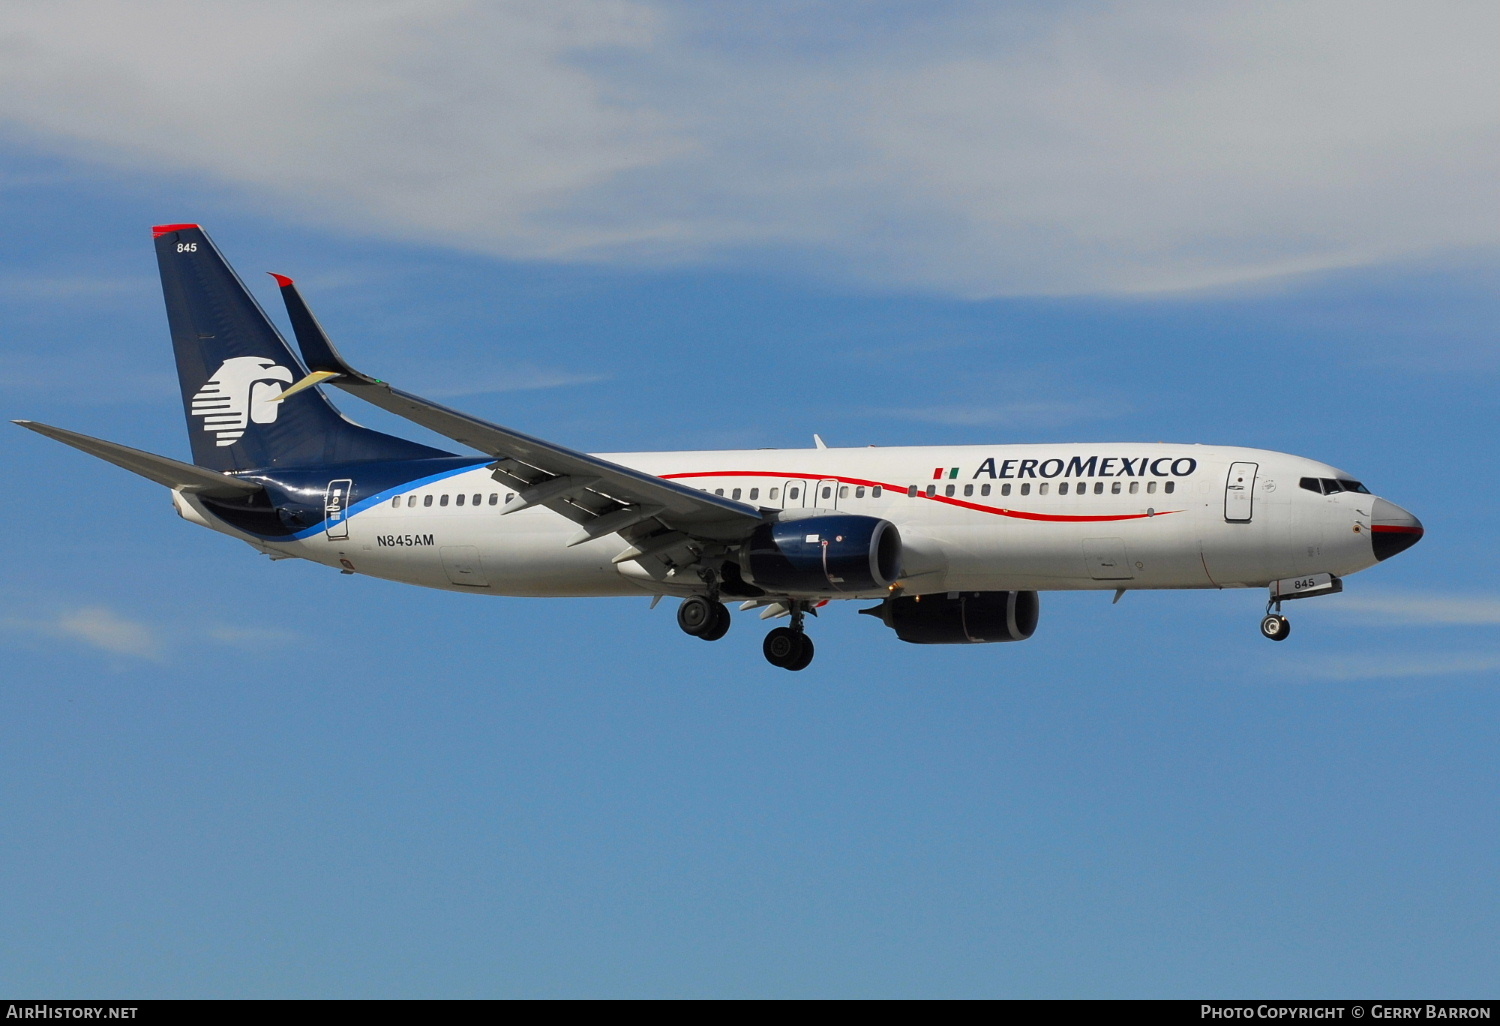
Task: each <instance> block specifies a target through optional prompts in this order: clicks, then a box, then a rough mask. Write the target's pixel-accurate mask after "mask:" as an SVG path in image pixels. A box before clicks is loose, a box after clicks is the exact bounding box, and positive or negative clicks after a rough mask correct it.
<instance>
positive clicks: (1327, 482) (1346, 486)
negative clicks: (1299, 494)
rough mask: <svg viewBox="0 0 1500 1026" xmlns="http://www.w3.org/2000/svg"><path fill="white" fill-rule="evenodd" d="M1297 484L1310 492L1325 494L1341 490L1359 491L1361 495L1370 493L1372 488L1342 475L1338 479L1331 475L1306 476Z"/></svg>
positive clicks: (1336, 492)
mask: <svg viewBox="0 0 1500 1026" xmlns="http://www.w3.org/2000/svg"><path fill="white" fill-rule="evenodd" d="M1297 484H1298V486H1300V487H1302V488H1305V489H1307V490H1308V491H1310V492H1321V493H1322V494H1324V495H1337V494H1338V493H1339V492H1358V493H1359V494H1360V495H1369V494H1370V489H1368V488H1366V487H1365V486H1364V485H1362V484H1360V483H1359V482H1358V481H1351V480H1349V479H1348V478H1347V477H1341V478H1338V479H1337V480H1335V479H1334V478H1331V477H1304V478H1303V479H1302V480H1301V481H1298V482H1297Z"/></svg>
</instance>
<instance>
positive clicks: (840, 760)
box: [0, 0, 1500, 998]
mask: <svg viewBox="0 0 1500 1026" xmlns="http://www.w3.org/2000/svg"><path fill="white" fill-rule="evenodd" d="M1497 31H1500V9H1497V8H1495V7H1494V5H1492V4H1483V3H1442V2H1434V3H1429V4H1422V5H1409V4H1397V3H1381V2H1374V0H1364V2H1360V3H1358V4H1355V3H1341V2H1333V0H1330V2H1327V3H1321V4H1318V5H1305V4H1291V3H1277V2H1268V3H1262V4H1257V5H1253V6H1247V5H1215V4H1199V3H1193V4H1187V3H1160V2H1145V3H1134V4H1130V5H1113V4H1103V3H1084V2H1075V3H1060V4H1056V3H1054V4H1030V3H1011V4H1000V5H992V4H967V3H960V2H943V3H935V4H934V3H923V4H910V3H898V2H894V0H890V2H882V0H874V2H870V3H861V4H850V3H837V2H836V3H829V4H806V3H797V2H790V0H788V2H779V3H761V4H754V5H741V4H733V3H727V2H724V3H718V2H712V3H706V4H704V3H698V4H683V3H675V2H670V0H661V2H655V3H646V2H598V0H561V2H559V0H553V2H549V3H545V4H543V3H530V2H517V3H505V4H483V5H481V4H467V3H440V2H435V0H425V2H421V3H416V2H395V0H392V2H387V3H358V4H355V3H336V2H335V3H312V4H308V3H298V4H296V5H292V4H278V3H259V4H238V3H229V4H220V5H201V4H188V3H178V2H164V0H162V2H148V0H141V2H136V3H131V4H124V3H109V2H103V0H87V2H84V0H77V2H66V0H58V2H51V3H46V4H41V3H38V4H25V3H22V4H13V5H8V6H7V7H6V8H5V9H4V11H3V12H0V54H3V58H0V216H3V219H4V223H5V225H6V229H7V230H6V233H5V237H6V239H7V242H6V244H5V245H4V246H3V247H0V405H3V411H4V413H5V416H6V417H7V418H8V419H14V418H28V419H36V420H41V421H45V422H47V423H52V424H57V425H59V426H62V427H66V428H70V429H73V430H78V431H82V432H85V433H88V434H92V435H97V436H100V437H105V438H109V439H113V440H117V441H120V442H123V443H125V444H128V445H133V446H137V447H139V448H143V449H147V450H150V451H153V452H160V453H164V454H167V455H170V456H174V457H178V458H186V457H187V444H186V437H185V433H184V426H183V415H182V412H181V407H180V403H179V401H178V397H177V392H176V382H175V378H174V375H173V372H172V361H171V353H170V346H169V342H168V338H167V334H166V325H165V317H164V315H163V310H162V306H161V299H160V291H159V286H158V284H157V281H156V273H155V265H154V257H153V254H152V250H151V247H150V244H149V243H150V236H149V234H148V228H149V226H150V225H152V224H157V223H167V222H180V221H190V222H199V223H202V224H203V225H205V227H206V228H207V229H208V230H209V231H210V232H211V233H212V235H213V237H214V239H215V241H216V242H217V243H218V245H219V246H220V248H221V249H222V250H223V251H224V252H225V254H226V255H227V257H228V258H229V259H230V261H231V262H232V263H233V264H234V265H235V266H236V267H237V268H238V269H239V270H240V272H241V274H242V275H243V276H244V277H245V278H246V279H247V281H249V282H250V283H251V287H252V288H253V289H255V290H257V291H258V293H259V295H260V297H261V299H262V302H263V303H264V304H265V305H266V306H267V308H268V309H271V310H273V311H279V304H278V303H276V301H275V299H276V297H275V296H274V294H273V286H272V285H271V283H270V280H269V279H266V278H264V277H263V276H262V275H261V274H260V272H262V271H276V272H278V273H283V274H289V275H292V276H293V277H295V278H296V279H297V281H298V284H299V286H301V288H302V289H303V292H304V295H306V296H307V297H308V299H309V301H310V302H311V303H312V305H313V307H314V308H315V309H316V310H317V312H318V314H319V317H320V319H321V320H322V322H323V324H324V325H325V327H326V328H328V330H329V331H330V333H331V334H332V336H333V337H334V338H335V339H336V340H337V341H338V343H339V345H340V346H341V348H342V349H343V351H344V352H345V353H346V354H348V355H349V356H350V358H351V359H352V360H353V361H354V362H355V363H356V364H357V365H359V366H361V367H365V368H368V369H369V370H370V371H371V372H373V373H377V374H379V375H380V376H381V377H383V378H385V379H387V380H391V381H393V382H396V383H397V384H398V385H401V386H402V387H405V388H408V389H410V390H412V391H417V392H419V393H423V394H427V395H431V396H433V397H434V398H441V399H442V400H443V401H445V402H448V403H450V404H453V405H456V406H459V407H461V408H463V409H465V410H469V411H472V412H473V413H475V414H478V415H480V416H483V417H487V418H489V419H491V420H494V421H496V422H499V423H502V424H506V425H508V426H513V427H516V428H519V429H521V430H524V431H527V432H530V433H533V434H537V435H540V436H542V437H545V438H549V439H552V440H555V441H557V442H559V443H562V444H564V445H569V446H573V447H575V448H580V449H587V450H593V451H628V450H646V449H649V450H656V449H679V448H681V449H699V448H719V447H725V448H729V447H756V446H777V447H785V448H799V447H810V446H811V444H812V434H813V433H814V432H818V433H820V434H821V435H822V436H823V437H824V438H825V439H827V440H828V442H829V443H830V444H832V445H835V446H837V445H861V446H862V445H867V444H880V445H899V444H948V443H954V444H957V443H992V444H1000V443H1007V442H1030V441H1115V440H1119V441H1136V440H1146V441H1154V440H1158V439H1165V440H1172V441H1180V442H1204V443H1223V444H1239V445H1250V446H1260V447H1265V448H1270V449H1275V450H1281V451H1288V452H1294V453H1298V454H1300V455H1306V456H1310V457H1314V458H1317V459H1321V460H1325V461H1327V462H1329V463H1332V464H1334V465H1335V466H1338V467H1341V468H1343V469H1345V470H1347V471H1348V472H1349V473H1351V474H1352V475H1354V476H1355V477H1357V478H1358V479H1360V480H1362V481H1364V482H1366V483H1367V484H1368V485H1369V486H1370V487H1371V488H1372V489H1373V490H1374V491H1375V492H1376V493H1377V494H1380V495H1382V496H1384V497H1386V498H1388V499H1390V500H1391V501H1394V502H1396V503H1398V504H1400V505H1402V506H1404V507H1406V508H1408V509H1410V510H1412V511H1413V512H1415V513H1416V514H1417V515H1418V516H1420V517H1421V519H1422V521H1423V523H1424V525H1425V526H1426V528H1427V535H1426V537H1425V538H1424V540H1423V541H1422V543H1421V544H1420V545H1419V546H1417V547H1416V548H1414V549H1412V550H1410V551H1409V552H1407V553H1404V554H1402V555H1401V556H1399V557H1398V558H1396V559H1392V560H1390V561H1388V562H1386V563H1383V564H1381V565H1379V566H1378V567H1375V568H1372V569H1371V570H1369V571H1367V572H1364V573H1361V574H1359V575H1357V576H1355V577H1351V578H1350V579H1349V580H1348V581H1347V582H1346V590H1345V592H1344V593H1343V594H1342V595H1339V596H1336V597H1325V598H1318V599H1313V600H1309V601H1306V602H1300V603H1296V604H1294V605H1291V606H1288V607H1287V613H1288V614H1289V615H1290V617H1291V619H1292V621H1293V623H1294V625H1295V629H1294V632H1293V635H1292V637H1291V638H1290V639H1289V640H1288V641H1287V642H1286V643H1285V644H1276V645H1273V644H1271V643H1268V642H1266V641H1265V640H1264V639H1262V638H1261V637H1260V635H1259V632H1258V630H1257V629H1256V625H1257V622H1258V620H1259V617H1260V614H1261V612H1262V609H1263V605H1264V596H1263V594H1262V593H1260V592H1258V591H1225V592H1187V593H1148V592H1133V593H1130V594H1128V595H1126V596H1125V598H1124V599H1123V600H1122V601H1121V602H1120V603H1119V604H1117V605H1111V604H1110V601H1109V599H1110V596H1109V594H1108V593H1096V594H1065V593H1061V594H1060V593H1050V594H1045V595H1043V597H1042V619H1041V624H1040V627H1039V629H1038V631H1037V633H1036V635H1035V636H1034V637H1033V638H1032V639H1031V640H1029V641H1028V642H1026V643H1024V644H1010V645H984V646H951V647H929V646H912V645H906V644H903V643H901V642H900V641H898V640H897V639H896V638H895V637H894V635H893V634H891V633H890V632H889V631H887V630H886V629H885V628H883V627H882V626H881V625H880V624H879V623H878V622H876V621H875V620H873V619H871V618H868V617H858V616H855V615H854V607H853V606H852V605H850V606H848V607H838V608H829V609H827V610H825V611H824V615H822V616H820V617H819V618H818V619H817V620H816V621H814V622H813V623H812V625H811V630H812V632H813V636H814V638H815V639H816V641H817V645H818V655H817V659H816V661H815V662H814V663H813V664H812V666H811V667H810V668H809V669H808V670H806V671H804V672H802V673H799V674H789V673H786V672H785V671H782V670H777V669H774V668H772V667H770V666H769V665H768V664H766V663H765V661H764V660H763V658H762V657H761V654H760V651H759V647H760V640H761V635H762V632H763V629H764V626H765V625H763V624H761V623H760V622H759V621H758V620H757V619H755V617H754V616H753V615H744V614H737V615H736V617H735V623H734V626H733V629H732V630H731V631H730V632H729V634H728V636H727V637H726V638H725V639H724V640H722V641H719V642H716V643H714V644H711V645H708V644H704V643H702V642H700V641H697V640H695V639H692V638H688V637H686V636H684V635H683V634H682V633H681V632H680V631H679V630H678V629H677V627H676V624H675V621H674V617H673V615H672V606H671V604H670V603H663V604H662V605H661V606H659V607H658V608H657V609H655V610H650V609H649V608H648V605H649V603H648V600H647V599H645V598H641V599H596V600H585V599H578V600H528V599H508V598H489V597H484V598H481V597H478V596H470V595H456V594H449V593H441V592H427V591H421V590H418V589H414V588H410V587H406V586H401V585H397V584H393V583H389V582H382V581H377V580H371V579H366V578H363V577H360V576H352V577H351V576H343V575H339V574H336V573H334V572H332V571H330V570H328V569H327V568H323V567H318V566H314V565H312V564H306V563H300V562H296V561H282V562H277V563H271V562H269V561H268V560H266V559H265V558H264V557H262V556H260V555H258V554H256V553H255V552H253V551H252V550H250V549H249V548H248V547H247V546H243V545H241V544H239V543H238V542H235V541H233V540H231V539H228V538H225V537H223V536H220V535H215V534H212V533H210V532H207V531H203V530H200V529H198V528H195V527H193V526H191V525H189V524H187V523H186V522H184V521H182V520H180V519H178V518H177V517H176V516H175V515H174V514H173V512H172V510H171V505H170V502H169V499H168V496H167V493H166V492H165V491H164V490H163V489H161V488H160V487H159V486H156V485H153V484H151V483H149V482H146V481H143V480H140V479H137V478H134V477H132V476H131V475H129V474H126V473H125V472H123V471H120V470H118V469H116V468H114V467H111V466H109V465H107V464H104V463H101V462H99V461H97V460H92V459H90V458H88V457H86V456H84V455H83V454H81V453H77V452H74V451H72V450H69V449H66V448H64V447H61V446H58V445H56V444H55V443H52V442H50V441H48V440H46V439H43V438H40V437H38V436H35V435H33V434H30V433H28V432H25V431H21V430H19V429H15V428H11V429H9V430H7V431H4V432H0V458H3V461H4V462H3V465H4V467H5V470H6V479H7V490H8V491H9V501H7V502H5V503H0V538H3V539H4V540H3V542H0V545H3V559H0V667H3V672H0V680H3V682H4V686H3V688H0V781H3V784H0V908H3V909H4V911H3V913H0V993H3V994H11V995H36V994H44V995H58V996H110V997H132V996H139V997H196V996H254V997H271V996H276V997H524V996H543V997H547V996H559V997H560V996H570V997H579V996H596V997H610V996H613V997H631V996H683V997H690V996H709V997H718V996H722V997H733V996H740V997H824V996H826V997H833V996H879V997H922V996H925V997H944V996H976V997H982V996H993V997H1029V996H1037V997H1143V996H1162V997H1195V996H1196V997H1203V996H1215V997H1242V996H1243V997H1253V996H1271V995H1275V996H1285V997H1327V996H1358V997H1371V998H1373V997H1422V996H1428V997H1431V996H1434V995H1439V996H1441V995H1453V996H1465V995H1470V996H1472V995H1475V994H1486V993H1491V992H1492V991H1493V986H1494V980H1495V979H1497V978H1500V948H1497V945H1496V942H1495V936H1496V933H1497V926H1500V894H1497V892H1496V890H1495V887H1494V880H1495V879H1496V876H1497V871H1500V858H1497V854H1496V853H1497V851H1500V814H1497V811H1496V810H1497V809H1500V801H1497V799H1500V793H1497V792H1500V788H1497V773H1496V765H1495V764H1496V757H1495V746H1494V739H1495V736H1496V727H1497V713H1500V692H1497V681H1500V636H1497V635H1500V590H1497V589H1496V586H1495V583H1494V581H1493V575H1492V574H1490V573H1488V572H1487V571H1486V570H1485V567H1488V566H1491V565H1493V564H1494V563H1495V561H1496V559H1497V557H1500V546H1497V543H1496V541H1495V538H1494V536H1493V533H1492V532H1490V531H1489V530H1488V526H1489V521H1490V518H1489V516H1488V510H1489V508H1490V507H1492V506H1494V505H1495V504H1496V503H1497V502H1500V486H1497V482H1496V474H1495V458H1494V454H1493V444H1492V439H1493V438H1494V436H1495V430H1496V427H1497V416H1496V400H1495V395H1496V389H1497V385H1500V356H1497V352H1500V350H1497V346H1496V340H1495V327H1494V326H1495V325H1496V324H1497V323H1500V301H1497V299H1496V296H1497V294H1500V292H1497V285H1500V259H1497V256H1500V196H1497V190H1496V185H1495V182H1496V181H1497V180H1500V176H1497V171H1500V108H1497V107H1496V105H1495V102H1494V98H1495V96H1496V87H1497V86H1500V81H1497V80H1500V68H1497V65H1496V63H1495V60H1494V56H1493V52H1492V51H1493V42H1492V41H1493V39H1494V38H1496V35H1497ZM274 316H278V317H279V313H275V314H274ZM335 398H336V402H338V403H339V404H340V405H341V407H342V408H343V409H344V410H345V412H347V413H348V414H350V415H351V416H353V417H354V418H355V419H357V420H359V421H360V422H362V423H366V424H370V425H372V426H376V427H380V428H382V429H384V430H393V431H396V432H397V433H402V434H406V435H408V436H410V437H415V438H420V439H423V440H427V441H433V439H432V438H431V436H426V435H424V434H423V432H422V431H421V430H420V429H416V428H414V427H412V426H410V425H407V424H405V423H404V422H399V421H395V420H393V419H392V418H390V417H388V416H387V415H385V414H383V413H381V412H380V411H378V410H374V409H373V408H369V407H365V406H362V405H360V404H359V402H358V400H355V399H353V398H351V397H348V396H344V395H338V396H336V397H335ZM438 444H446V443H441V442H439V443H438Z"/></svg>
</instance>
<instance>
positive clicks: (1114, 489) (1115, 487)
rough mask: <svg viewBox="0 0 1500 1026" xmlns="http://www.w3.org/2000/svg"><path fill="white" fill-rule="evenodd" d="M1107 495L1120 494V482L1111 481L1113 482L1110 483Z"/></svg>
mask: <svg viewBox="0 0 1500 1026" xmlns="http://www.w3.org/2000/svg"><path fill="white" fill-rule="evenodd" d="M1109 494H1111V495H1119V494H1120V482H1118V481H1113V482H1111V483H1110V486H1109Z"/></svg>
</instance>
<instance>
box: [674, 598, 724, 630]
mask: <svg viewBox="0 0 1500 1026" xmlns="http://www.w3.org/2000/svg"><path fill="white" fill-rule="evenodd" d="M716 604H717V603H713V602H710V601H708V599H706V598H704V597H703V596H702V595H693V596H691V597H689V598H685V599H683V600H682V605H680V606H678V607H677V626H679V627H681V628H682V631H683V633H684V634H691V635H692V636H693V637H695V638H701V637H703V635H704V633H705V632H707V631H710V630H712V629H713V627H714V625H715V624H716V623H718V619H717V616H716V614H715V613H714V606H715V605H716ZM720 608H721V609H722V608H723V607H722V606H720Z"/></svg>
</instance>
